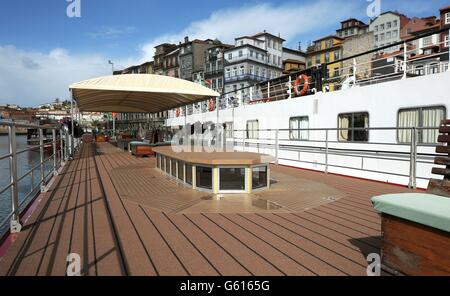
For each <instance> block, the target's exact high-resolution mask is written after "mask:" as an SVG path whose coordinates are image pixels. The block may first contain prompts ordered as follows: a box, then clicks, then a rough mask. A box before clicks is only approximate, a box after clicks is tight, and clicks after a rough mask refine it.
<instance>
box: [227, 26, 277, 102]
mask: <svg viewBox="0 0 450 296" xmlns="http://www.w3.org/2000/svg"><path fill="white" fill-rule="evenodd" d="M284 41H285V40H284V39H283V38H280V37H277V36H275V35H272V34H270V33H267V32H264V33H258V34H256V35H253V36H243V37H239V38H236V39H235V47H233V48H230V49H227V50H226V51H224V62H225V64H224V92H225V93H226V96H227V97H236V96H239V95H242V98H243V99H244V100H247V101H248V100H250V99H251V94H250V90H249V89H248V88H247V87H249V86H252V85H254V84H255V83H257V82H262V81H266V80H270V79H273V78H277V77H280V76H281V75H282V73H283V62H282V58H283V42H284ZM244 88H247V89H244ZM239 89H244V90H242V91H239V93H238V90H239ZM257 93H258V92H257V91H256V90H255V94H257ZM256 96H257V95H256Z"/></svg>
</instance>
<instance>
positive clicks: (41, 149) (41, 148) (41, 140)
mask: <svg viewBox="0 0 450 296" xmlns="http://www.w3.org/2000/svg"><path fill="white" fill-rule="evenodd" d="M39 156H40V158H39V161H40V163H41V165H40V173H41V192H45V191H46V188H45V172H44V131H43V129H42V128H40V129H39Z"/></svg>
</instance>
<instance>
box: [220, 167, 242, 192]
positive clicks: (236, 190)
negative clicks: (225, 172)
mask: <svg viewBox="0 0 450 296" xmlns="http://www.w3.org/2000/svg"><path fill="white" fill-rule="evenodd" d="M221 169H244V189H242V190H240V189H235V190H234V189H222V184H221V180H220V175H221V171H220V170H221ZM248 170H249V168H248V167H246V166H218V167H217V183H218V184H217V185H218V188H217V190H218V193H245V192H247V191H248V176H249V171H248Z"/></svg>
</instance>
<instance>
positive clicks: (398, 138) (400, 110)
mask: <svg viewBox="0 0 450 296" xmlns="http://www.w3.org/2000/svg"><path fill="white" fill-rule="evenodd" d="M439 108H441V109H443V110H444V119H445V118H447V107H446V106H445V105H428V106H416V107H406V108H400V109H398V110H397V128H400V126H399V125H400V112H407V111H415V110H418V111H419V126H418V127H423V124H422V122H423V119H422V111H423V110H427V109H439ZM396 137H397V139H396V140H397V143H398V144H411V142H402V141H400V130H399V129H397V136H396ZM417 144H419V145H423V146H436V144H438V142H436V143H423V139H422V134H421V130H419V134H418V139H417Z"/></svg>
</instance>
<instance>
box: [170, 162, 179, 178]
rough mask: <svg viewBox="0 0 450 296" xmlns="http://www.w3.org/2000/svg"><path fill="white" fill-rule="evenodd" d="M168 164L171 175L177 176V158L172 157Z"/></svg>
mask: <svg viewBox="0 0 450 296" xmlns="http://www.w3.org/2000/svg"><path fill="white" fill-rule="evenodd" d="M170 164H171V170H170V172H171V174H172V176H174V177H177V160H176V159H173V158H172V159H171V161H170Z"/></svg>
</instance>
